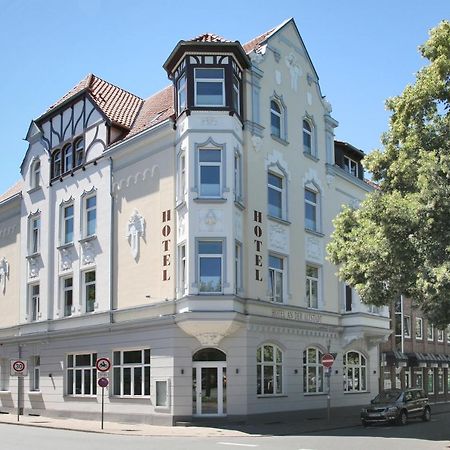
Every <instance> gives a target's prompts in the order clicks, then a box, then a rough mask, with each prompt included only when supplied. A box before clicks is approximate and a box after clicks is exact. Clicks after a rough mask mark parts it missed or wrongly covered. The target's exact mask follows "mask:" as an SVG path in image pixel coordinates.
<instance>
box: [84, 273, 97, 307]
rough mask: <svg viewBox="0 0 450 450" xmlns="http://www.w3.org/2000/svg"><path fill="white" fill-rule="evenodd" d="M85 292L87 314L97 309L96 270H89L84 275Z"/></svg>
mask: <svg viewBox="0 0 450 450" xmlns="http://www.w3.org/2000/svg"><path fill="white" fill-rule="evenodd" d="M83 291H84V301H85V305H86V312H92V311H94V309H95V297H96V296H95V270H89V271H88V272H84V273H83Z"/></svg>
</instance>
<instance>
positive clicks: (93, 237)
mask: <svg viewBox="0 0 450 450" xmlns="http://www.w3.org/2000/svg"><path fill="white" fill-rule="evenodd" d="M94 239H97V235H96V234H91V235H90V236H86V237H84V238H82V239H79V240H78V242H79V243H80V244H84V243H85V242H89V241H93V240H94Z"/></svg>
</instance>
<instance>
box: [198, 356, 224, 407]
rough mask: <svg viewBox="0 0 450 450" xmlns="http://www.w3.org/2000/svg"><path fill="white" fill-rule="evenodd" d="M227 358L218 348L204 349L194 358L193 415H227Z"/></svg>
mask: <svg viewBox="0 0 450 450" xmlns="http://www.w3.org/2000/svg"><path fill="white" fill-rule="evenodd" d="M226 384H227V357H226V355H225V353H224V352H222V351H221V350H218V349H216V348H204V349H202V350H199V351H198V352H197V353H195V354H194V356H193V357H192V414H193V415H194V416H224V415H226V413H227V401H226V398H227V395H226Z"/></svg>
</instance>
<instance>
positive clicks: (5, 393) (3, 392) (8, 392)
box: [0, 390, 11, 395]
mask: <svg viewBox="0 0 450 450" xmlns="http://www.w3.org/2000/svg"><path fill="white" fill-rule="evenodd" d="M2 394H4V395H9V394H11V391H10V390H7V391H3V390H0V395H2Z"/></svg>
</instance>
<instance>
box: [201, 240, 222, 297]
mask: <svg viewBox="0 0 450 450" xmlns="http://www.w3.org/2000/svg"><path fill="white" fill-rule="evenodd" d="M198 258H199V291H200V292H203V293H208V292H209V293H219V292H221V291H222V242H221V241H199V243H198Z"/></svg>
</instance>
